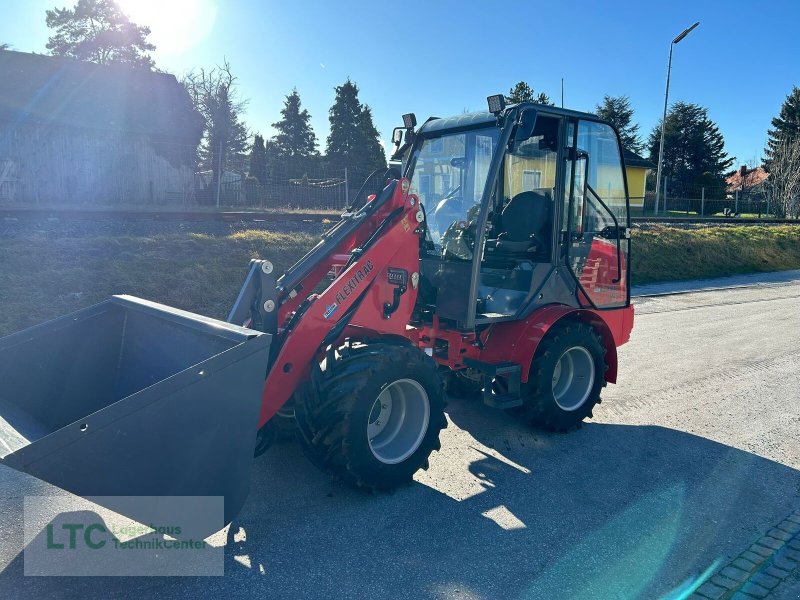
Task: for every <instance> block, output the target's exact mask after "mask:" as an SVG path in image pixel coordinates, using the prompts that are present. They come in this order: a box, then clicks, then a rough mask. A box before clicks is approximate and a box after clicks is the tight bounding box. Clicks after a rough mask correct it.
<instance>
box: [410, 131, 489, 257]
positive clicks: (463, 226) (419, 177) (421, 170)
mask: <svg viewBox="0 0 800 600" xmlns="http://www.w3.org/2000/svg"><path fill="white" fill-rule="evenodd" d="M499 135H500V130H499V129H498V128H496V127H483V128H481V129H476V130H472V131H465V132H460V133H451V134H445V135H441V136H437V137H432V138H427V139H425V140H423V142H422V144H420V145H419V146H417V148H416V149H415V151H414V154H413V155H412V156H411V160H410V162H411V165H410V169H409V172H408V174H407V176H408V177H409V178H410V179H411V192H412V193H414V194H416V195H417V196H419V199H420V202H421V203H422V205H423V206H424V207H425V213H426V216H427V222H428V232H427V237H428V242H430V245H432V248H433V252H434V253H441V254H442V255H444V253H445V250H449V251H450V254H452V255H453V257H454V258H460V259H462V260H471V259H472V247H471V246H470V244H469V240H468V239H467V237H468V236H467V235H465V234H466V233H468V230H469V229H470V227H472V230H473V231H474V224H475V221H476V220H477V218H478V213H479V212H480V203H481V197H482V196H483V190H484V188H485V187H486V179H487V178H488V176H489V167H490V164H491V162H492V154H493V153H494V151H495V148H496V146H497V139H498V137H499ZM456 238H457V240H458V243H450V244H448V243H447V240H448V239H451V240H455V239H456Z"/></svg>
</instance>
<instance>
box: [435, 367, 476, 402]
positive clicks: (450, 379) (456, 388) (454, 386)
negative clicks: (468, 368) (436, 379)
mask: <svg viewBox="0 0 800 600" xmlns="http://www.w3.org/2000/svg"><path fill="white" fill-rule="evenodd" d="M444 389H445V391H446V392H447V395H448V396H451V397H453V398H471V397H473V396H477V395H478V394H480V393H481V392H482V391H483V381H482V380H481V379H473V378H471V377H468V376H467V375H466V374H465V372H464V371H450V370H448V371H447V373H446V374H445V380H444Z"/></svg>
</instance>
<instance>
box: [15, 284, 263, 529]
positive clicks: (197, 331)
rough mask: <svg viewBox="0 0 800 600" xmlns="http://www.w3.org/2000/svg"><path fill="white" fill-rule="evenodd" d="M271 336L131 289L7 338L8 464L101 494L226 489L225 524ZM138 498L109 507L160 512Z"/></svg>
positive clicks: (246, 461) (241, 483)
mask: <svg viewBox="0 0 800 600" xmlns="http://www.w3.org/2000/svg"><path fill="white" fill-rule="evenodd" d="M271 339H272V336H270V335H269V334H262V333H259V332H256V331H252V330H249V329H245V328H243V327H238V326H235V325H230V324H228V323H224V322H221V321H217V320H214V319H209V318H206V317H202V316H200V315H196V314H193V313H189V312H185V311H180V310H177V309H174V308H170V307H168V306H164V305H161V304H156V303H153V302H148V301H146V300H141V299H139V298H134V297H130V296H114V297H113V298H111V299H110V300H107V301H106V302H102V303H100V304H97V305H95V306H92V307H89V308H86V309H84V310H80V311H78V312H76V313H73V314H71V315H66V316H64V317H61V318H58V319H55V320H53V321H49V322H47V323H43V324H41V325H37V326H35V327H31V328H30V329H26V330H24V331H20V332H18V333H15V334H13V335H10V336H7V337H5V338H2V339H0V462H2V464H5V465H8V466H9V467H12V468H14V469H17V470H19V471H23V472H25V473H29V474H30V475H33V476H35V477H38V478H39V479H42V480H44V481H46V482H48V483H51V484H54V485H56V486H58V487H61V488H63V489H65V490H68V491H70V492H72V493H74V494H77V495H80V496H85V497H90V498H91V497H93V496H105V497H107V496H128V497H130V496H223V497H224V499H225V515H224V523H216V524H214V526H210V527H209V528H208V529H209V530H208V531H207V533H211V532H212V531H216V530H218V529H220V528H221V527H222V526H224V525H225V524H227V523H229V522H230V521H231V520H232V519H233V518H234V516H235V515H236V514H237V513H238V512H239V510H240V509H241V507H242V504H243V503H244V501H245V498H246V496H247V492H248V490H249V485H250V469H251V466H252V462H253V449H254V446H255V440H256V430H257V428H258V417H259V411H260V406H261V393H262V387H263V384H264V377H265V374H266V368H267V361H268V353H269V345H270V342H271ZM135 506H136V504H135V503H134V504H131V503H130V502H129V501H127V502H122V503H121V504H120V506H118V507H115V506H107V507H108V508H111V509H112V510H117V509H119V510H118V512H121V513H122V514H126V515H127V516H130V517H133V518H135V519H137V520H139V521H141V522H144V523H147V522H150V521H151V520H152V517H153V515H151V514H147V513H148V512H149V511H150V510H151V508H152V507H150V508H148V506H149V505H147V504H143V505H142V508H141V511H138V510H137V509H136V508H135ZM132 507H133V508H132ZM137 512H140V513H142V514H131V513H137Z"/></svg>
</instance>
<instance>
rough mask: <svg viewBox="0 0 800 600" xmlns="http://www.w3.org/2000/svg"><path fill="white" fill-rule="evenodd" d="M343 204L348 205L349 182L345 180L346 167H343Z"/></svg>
mask: <svg viewBox="0 0 800 600" xmlns="http://www.w3.org/2000/svg"><path fill="white" fill-rule="evenodd" d="M344 206H345V208H347V207H348V206H350V183H349V182H348V180H347V167H345V168H344Z"/></svg>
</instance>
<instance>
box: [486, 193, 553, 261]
mask: <svg viewBox="0 0 800 600" xmlns="http://www.w3.org/2000/svg"><path fill="white" fill-rule="evenodd" d="M552 207H553V199H552V195H551V194H550V190H547V189H538V190H531V191H528V192H522V193H520V194H517V195H516V196H514V197H513V198H511V200H510V201H509V202H508V204H506V205H505V207H504V208H503V212H502V214H501V215H500V217H499V219H498V220H497V221H498V222H497V223H496V224H495V230H496V231H499V232H500V233H499V235H498V236H497V238H495V239H487V240H486V255H487V258H491V257H497V258H513V257H519V258H526V257H527V258H530V257H531V256H532V255H542V254H543V253H547V252H548V249H549V247H550V237H551V229H552V220H551V219H552Z"/></svg>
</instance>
